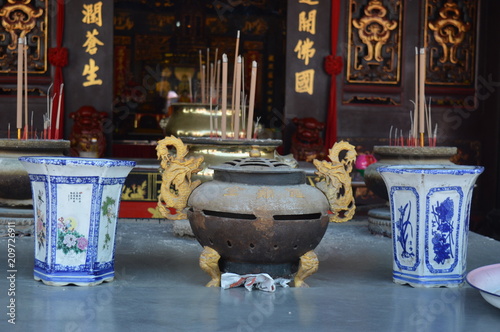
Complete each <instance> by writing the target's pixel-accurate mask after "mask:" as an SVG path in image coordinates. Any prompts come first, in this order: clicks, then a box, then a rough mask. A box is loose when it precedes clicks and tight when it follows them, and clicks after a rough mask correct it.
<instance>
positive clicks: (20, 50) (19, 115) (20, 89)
mask: <svg viewBox="0 0 500 332" xmlns="http://www.w3.org/2000/svg"><path fill="white" fill-rule="evenodd" d="M22 98H23V39H22V38H18V39H17V99H16V103H17V104H16V106H17V112H16V115H17V121H16V126H17V139H21V129H22V127H23V104H22V103H23V101H22Z"/></svg>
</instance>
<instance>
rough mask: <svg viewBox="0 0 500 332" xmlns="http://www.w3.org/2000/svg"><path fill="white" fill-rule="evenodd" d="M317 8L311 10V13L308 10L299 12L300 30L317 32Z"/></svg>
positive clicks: (311, 32)
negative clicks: (307, 12)
mask: <svg viewBox="0 0 500 332" xmlns="http://www.w3.org/2000/svg"><path fill="white" fill-rule="evenodd" d="M316 12H317V11H316V9H315V10H311V11H310V12H309V15H307V14H306V12H300V14H299V31H305V32H309V33H310V34H313V35H314V34H316Z"/></svg>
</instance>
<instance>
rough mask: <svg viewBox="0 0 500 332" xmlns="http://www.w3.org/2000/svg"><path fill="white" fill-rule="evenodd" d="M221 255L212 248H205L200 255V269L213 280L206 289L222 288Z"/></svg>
mask: <svg viewBox="0 0 500 332" xmlns="http://www.w3.org/2000/svg"><path fill="white" fill-rule="evenodd" d="M219 259H220V255H219V253H218V252H217V251H216V250H215V249H212V248H210V247H203V252H202V253H201V255H200V267H201V269H202V270H203V271H205V272H206V273H208V275H209V276H210V277H211V278H212V280H210V281H209V282H208V284H206V287H220V278H221V273H220V269H219Z"/></svg>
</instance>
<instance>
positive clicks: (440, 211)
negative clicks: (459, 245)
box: [432, 197, 453, 264]
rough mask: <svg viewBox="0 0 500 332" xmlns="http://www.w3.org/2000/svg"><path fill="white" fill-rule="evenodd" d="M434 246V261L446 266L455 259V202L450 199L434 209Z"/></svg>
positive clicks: (438, 204) (437, 204) (437, 203)
mask: <svg viewBox="0 0 500 332" xmlns="http://www.w3.org/2000/svg"><path fill="white" fill-rule="evenodd" d="M432 215H433V216H434V219H433V220H432V245H433V249H434V253H435V254H436V256H434V261H436V262H437V263H439V264H444V263H445V261H446V260H447V259H450V258H453V248H452V246H453V200H452V199H451V198H450V197H448V198H446V199H445V200H444V201H443V202H442V203H439V202H436V205H434V206H433V207H432Z"/></svg>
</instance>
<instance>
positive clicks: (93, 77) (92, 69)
mask: <svg viewBox="0 0 500 332" xmlns="http://www.w3.org/2000/svg"><path fill="white" fill-rule="evenodd" d="M98 70H99V66H96V64H95V60H94V59H90V60H89V64H88V65H85V68H84V69H83V73H82V76H85V75H86V76H87V81H85V82H83V86H90V85H102V80H98V79H97V71H98Z"/></svg>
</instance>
